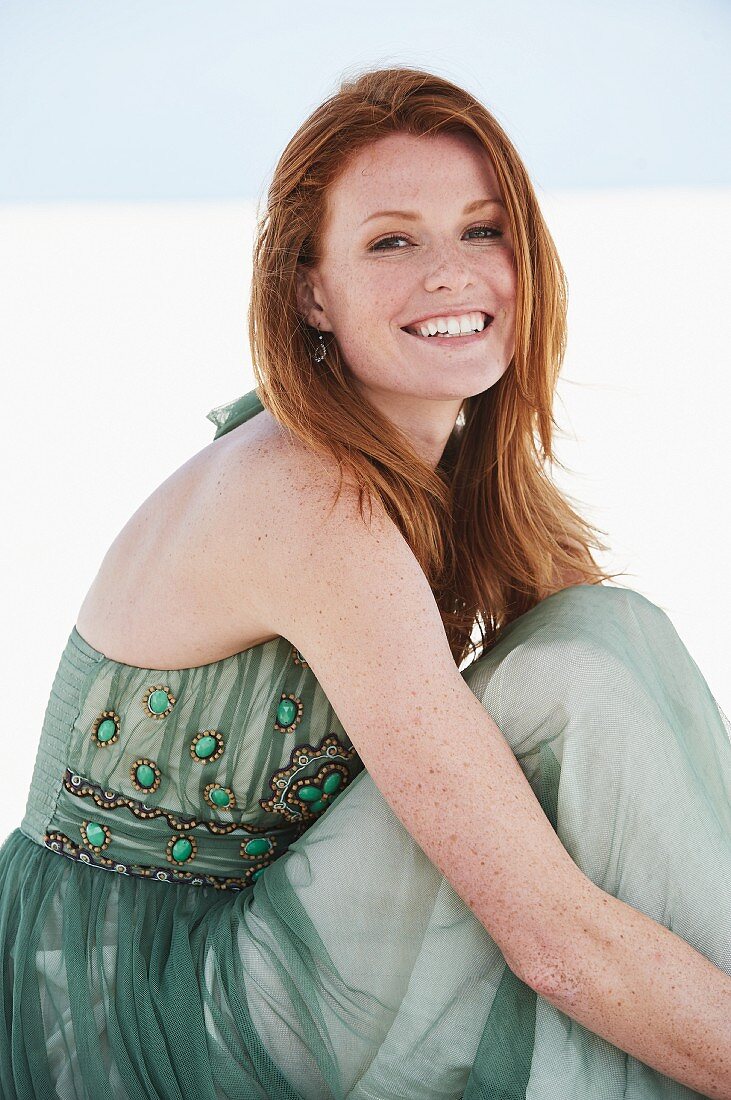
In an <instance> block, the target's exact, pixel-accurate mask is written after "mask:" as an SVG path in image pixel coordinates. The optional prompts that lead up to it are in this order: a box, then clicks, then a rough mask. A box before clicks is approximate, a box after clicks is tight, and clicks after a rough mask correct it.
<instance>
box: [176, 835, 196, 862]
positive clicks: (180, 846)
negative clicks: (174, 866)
mask: <svg viewBox="0 0 731 1100" xmlns="http://www.w3.org/2000/svg"><path fill="white" fill-rule="evenodd" d="M192 851H193V845H192V844H191V843H190V841H189V840H188V839H187V838H186V837H184V836H181V838H180V840H176V841H175V843H174V844H173V848H172V852H171V855H172V857H173V859H174V860H177V862H178V863H184V862H185V860H186V859H187V858H188V856H189V855H190V853H191V852H192Z"/></svg>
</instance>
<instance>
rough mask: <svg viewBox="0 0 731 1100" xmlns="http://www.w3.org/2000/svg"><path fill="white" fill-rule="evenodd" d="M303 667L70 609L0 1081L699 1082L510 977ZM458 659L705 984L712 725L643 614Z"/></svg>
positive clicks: (332, 1090) (721, 765) (721, 823)
mask: <svg viewBox="0 0 731 1100" xmlns="http://www.w3.org/2000/svg"><path fill="white" fill-rule="evenodd" d="M261 408H262V406H261V404H260V403H259V401H258V399H257V396H256V392H255V391H254V392H252V393H250V394H247V395H246V396H245V397H244V398H241V399H239V400H238V401H235V402H232V403H231V404H230V405H228V406H222V407H221V408H219V409H216V410H212V412H211V413H209V414H208V415H209V418H210V419H211V420H212V421H213V422H214V423H215V424H216V425H217V433H216V434H217V435H220V434H223V433H224V432H226V431H228V430H230V429H231V428H233V427H235V426H236V425H237V424H240V423H242V422H243V421H244V420H246V419H248V418H249V417H251V416H253V415H255V414H256V413H257V412H259V411H260V410H261ZM306 658H307V654H302V653H300V652H298V651H297V649H295V648H294V646H293V645H292V644H291V643H290V642H289V641H287V640H286V639H285V638H275V639H272V640H270V641H268V642H265V643H263V644H261V645H257V646H254V647H253V648H250V649H248V650H246V651H244V652H242V653H237V654H234V655H233V656H230V657H227V658H225V659H223V660H219V661H215V662H213V663H211V664H207V665H203V666H200V667H196V668H188V669H176V670H174V671H160V670H156V669H143V668H137V667H134V666H131V665H126V664H122V663H120V662H118V661H114V660H111V659H109V658H107V657H106V656H105V655H104V654H102V653H100V652H99V651H97V650H96V649H94V648H92V647H91V646H90V645H88V644H87V642H86V641H85V640H84V639H83V638H82V637H81V636H80V635H79V633H78V632H77V631H76V629H75V628H73V629H72V631H71V634H70V636H69V638H68V642H67V644H66V647H65V649H64V651H63V653H62V655H61V660H60V664H59V667H58V671H57V673H56V676H55V679H54V682H53V685H52V688H51V694H50V699H49V702H48V707H47V710H46V715H45V720H44V724H43V728H42V733H41V738H40V743H39V747H38V752H37V756H36V761H35V769H34V772H33V776H32V781H31V786H30V791H29V794H28V801H27V807H26V812H25V816H24V818H23V820H22V822H21V823H20V826H19V828H16V829H15V830H14V831H13V832H11V833H10V835H9V836H8V837H7V838H6V839H5V842H4V844H3V846H2V848H1V849H0V1005H1V1006H2V1007H3V1009H4V1012H3V1018H2V1022H0V1097H2V1098H3V1100H13V1098H16V1097H18V1098H21V1100H30V1098H31V1097H32V1098H34V1100H47V1098H52V1097H58V1098H60V1100H71V1098H74V1100H81V1098H88V1100H100V1098H104V1097H108V1096H113V1097H120V1098H124V1100H142V1098H145V1100H146V1098H152V1097H161V1098H164V1100H173V1098H176V1100H183V1098H185V1100H209V1098H210V1100H214V1098H217V1100H219V1098H236V1100H257V1098H272V1100H346V1098H348V1100H447V1098H454V1100H458V1098H460V1097H464V1098H465V1100H488V1098H489V1100H501V1098H502V1100H528V1098H530V1100H593V1098H596V1100H619V1098H620V1097H621V1098H629V1100H639V1098H642V1100H656V1098H657V1100H659V1098H663V1100H669V1098H671V1097H672V1098H681V1097H683V1098H687V1097H691V1096H696V1095H698V1094H696V1093H694V1092H691V1090H689V1089H687V1088H685V1087H683V1086H681V1085H679V1084H677V1083H675V1082H673V1081H671V1080H670V1079H668V1078H667V1077H664V1076H662V1075H661V1074H659V1073H657V1072H656V1071H654V1070H652V1069H650V1068H649V1067H648V1066H646V1065H644V1064H642V1063H641V1062H639V1061H637V1060H636V1059H634V1058H632V1057H629V1056H628V1055H626V1054H624V1053H623V1052H622V1051H620V1050H619V1049H618V1048H616V1047H614V1046H612V1045H611V1044H609V1043H607V1042H606V1041H605V1040H603V1039H601V1038H599V1037H598V1036H596V1035H594V1034H592V1033H591V1032H589V1031H587V1030H586V1029H584V1028H583V1027H581V1026H580V1025H579V1024H577V1023H575V1022H574V1021H572V1020H571V1019H570V1018H569V1017H567V1016H565V1015H563V1014H562V1013H561V1012H559V1011H558V1010H557V1009H555V1008H554V1007H553V1006H552V1005H551V1004H549V1003H548V1002H547V1001H545V1000H543V999H542V998H541V997H540V996H537V995H536V994H535V993H534V992H533V991H532V990H531V989H530V988H528V987H527V986H525V985H523V984H522V983H521V982H520V981H519V980H518V979H517V978H516V977H515V976H514V974H513V973H512V971H511V970H510V969H509V968H508V967H507V965H506V963H505V960H504V958H503V956H502V954H501V952H500V951H499V950H498V948H497V946H496V945H495V943H494V942H493V940H492V939H491V938H490V936H489V935H488V933H487V932H486V931H485V929H484V928H483V927H482V925H481V924H480V923H479V922H478V921H477V919H476V918H475V916H474V915H473V914H472V912H471V911H470V910H469V909H468V907H467V906H466V905H465V904H464V903H463V902H462V900H461V899H460V898H459V896H458V895H457V894H456V893H455V892H454V890H453V889H452V888H451V886H450V884H449V883H448V881H447V880H446V879H445V878H444V877H443V876H442V875H441V874H440V873H439V871H438V870H437V869H436V868H435V867H434V865H433V864H432V863H431V862H430V861H429V860H428V859H427V858H426V856H425V855H424V853H423V852H422V850H421V849H420V848H419V846H418V845H417V844H416V843H415V842H414V840H413V839H412V838H411V836H410V835H409V833H408V832H407V831H406V830H405V828H404V827H403V826H402V824H401V823H400V821H399V820H398V819H397V818H396V816H395V815H394V814H393V813H392V811H391V810H390V808H389V806H388V805H387V803H386V802H385V800H384V798H383V796H382V795H381V793H380V792H379V790H378V788H377V787H376V786H375V784H374V783H373V781H372V779H371V777H370V775H369V773H368V772H367V771H366V770H365V769H364V768H363V764H362V761H361V760H360V759H359V757H358V754H357V752H356V751H355V748H354V747H353V744H352V743H351V741H350V739H349V737H348V735H347V734H346V732H345V730H344V729H343V727H342V725H341V723H340V722H339V720H338V718H337V716H336V714H335V713H334V711H333V708H332V706H331V705H330V703H329V701H328V699H327V698H326V697H325V695H324V693H323V691H322V689H321V687H320V685H319V684H318V682H317V679H316V678H315V675H314V673H313V671H312V669H311V668H310V667H309V666H308V663H307V660H306ZM462 675H464V677H465V679H466V680H467V682H468V683H469V686H470V688H471V689H472V691H473V692H474V693H475V694H476V696H477V697H478V698H479V699H480V700H481V701H482V703H483V704H484V706H485V707H486V708H487V710H488V711H489V712H490V713H491V714H492V715H493V717H494V718H495V720H496V722H497V723H498V725H499V727H500V729H501V730H502V731H503V733H504V734H505V736H506V737H507V738H508V740H509V742H510V745H511V747H512V749H513V751H514V752H515V754H516V757H517V759H518V760H519V762H520V765H521V767H522V768H523V770H524V772H525V774H526V776H527V778H528V780H529V782H530V783H531V786H532V788H533V790H534V791H535V793H536V795H537V796H538V798H539V799H540V801H541V803H542V805H543V808H544V810H545V812H546V814H547V815H548V817H549V819H550V821H551V822H552V824H553V826H554V828H555V829H556V831H557V833H558V835H559V837H560V839H561V841H562V843H563V844H564V846H565V847H566V848H567V850H568V851H569V853H570V855H571V856H572V858H573V859H574V861H575V862H576V863H577V864H578V866H579V867H580V868H581V869H582V870H583V871H584V873H585V874H586V875H587V876H588V877H589V878H591V879H592V880H593V881H594V882H595V883H597V885H599V886H600V887H601V888H602V889H604V890H606V891H607V892H609V893H611V894H614V895H616V896H618V897H620V898H622V899H623V900H624V901H626V902H627V903H629V904H630V905H632V906H634V907H635V908H637V909H640V910H642V911H643V912H645V913H647V914H648V915H649V916H651V917H653V918H654V919H655V920H657V921H659V922H660V923H661V924H664V925H666V926H667V927H669V928H671V929H672V930H673V931H674V932H676V933H677V934H678V935H680V936H682V937H683V938H684V939H685V940H687V941H688V942H689V943H690V944H692V945H693V946H694V947H695V948H697V949H698V950H699V951H701V952H702V953H703V954H704V955H706V956H707V957H708V958H709V959H710V960H711V961H712V962H713V963H715V964H716V965H717V966H719V967H721V968H723V969H724V970H726V971H727V972H728V973H729V974H731V741H730V740H729V726H728V722H727V721H726V719H725V717H724V716H723V715H722V713H721V711H720V708H719V707H718V705H717V703H716V702H715V700H714V698H713V696H712V695H711V692H710V691H709V689H708V686H707V684H706V682H705V680H704V679H703V676H702V675H701V673H700V671H699V669H698V667H697V666H696V664H695V663H694V661H693V660H692V658H691V656H690V655H689V653H688V651H687V650H686V648H685V647H684V645H683V643H682V642H681V640H680V638H679V637H678V635H677V633H676V631H675V629H674V628H673V626H672V623H671V621H670V620H669V618H668V617H667V615H666V614H665V612H664V611H662V610H661V609H660V608H659V607H658V606H656V605H655V604H654V603H652V602H651V601H649V600H648V599H646V598H645V597H644V596H642V595H640V594H639V593H638V592H634V591H632V590H625V589H622V588H616V587H610V586H604V585H600V586H592V585H578V586H576V587H573V588H570V589H566V590H564V591H561V592H557V593H555V594H554V595H552V596H550V597H549V598H548V599H545V600H543V601H542V602H541V603H540V604H538V606H536V607H534V608H532V609H531V610H530V611H529V612H527V613H526V614H524V615H523V616H521V617H520V618H519V619H517V620H516V621H515V622H513V623H512V624H510V626H509V627H508V628H507V629H506V630H505V632H504V634H503V636H502V638H501V640H500V642H499V643H498V645H497V646H495V647H494V648H493V649H492V650H491V651H490V652H489V653H487V654H485V655H484V656H483V657H481V658H480V659H479V660H477V661H476V662H474V663H473V664H472V665H471V666H469V667H468V668H467V669H465V670H464V671H463V673H462ZM451 735H452V734H451V733H450V731H449V730H445V737H449V736H451ZM426 765H427V761H426V760H421V761H420V760H415V761H414V769H415V771H416V772H417V773H418V770H419V768H420V767H422V766H423V767H426ZM445 809H446V808H445V807H440V806H439V805H438V804H437V805H435V806H434V808H433V812H434V828H435V829H438V828H439V823H440V819H441V817H442V814H443V812H444V811H445ZM488 840H489V838H488Z"/></svg>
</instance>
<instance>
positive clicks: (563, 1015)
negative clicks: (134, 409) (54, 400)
mask: <svg viewBox="0 0 731 1100" xmlns="http://www.w3.org/2000/svg"><path fill="white" fill-rule="evenodd" d="M565 313H566V296H565V284H564V279H563V273H562V270H561V266H560V263H559V260H558V257H557V255H556V252H555V249H554V246H553V243H552V241H551V238H550V235H549V233H548V230H547V228H546V226H545V224H544V222H543V220H542V217H541V214H540V211H539V207H538V204H537V201H536V197H535V194H534V191H533V189H532V187H531V184H530V181H529V180H528V178H527V175H526V172H525V169H524V167H523V165H522V163H521V161H520V159H519V158H518V156H517V153H516V152H515V150H514V148H513V146H512V145H511V143H510V141H509V140H508V138H507V136H506V135H505V134H504V132H503V131H502V130H501V128H500V127H499V126H498V124H497V123H496V121H495V120H494V119H493V118H492V116H491V115H490V114H489V113H488V112H487V111H486V109H485V108H484V107H483V106H482V105H481V104H479V103H478V102H476V101H475V100H474V99H473V98H472V97H471V96H470V95H469V94H468V93H467V92H465V91H463V90H462V89H460V88H458V87H456V86H455V85H453V84H451V83H449V82H447V81H445V80H442V79H441V78H438V77H435V76H432V75H430V74H428V73H424V72H419V71H414V70H409V69H390V70H382V71H374V72H366V73H365V74H363V75H362V76H361V77H359V78H358V79H357V80H354V81H352V82H349V83H346V84H344V85H343V86H342V88H341V89H340V91H339V92H338V93H337V94H336V95H334V96H333V97H332V98H331V99H329V100H328V101H327V102H325V103H324V104H323V105H322V106H321V107H319V108H318V109H317V110H316V111H315V112H314V114H313V115H312V116H311V117H310V118H309V119H308V120H307V121H306V122H305V124H304V125H303V126H302V127H301V129H300V130H299V131H298V133H297V134H296V135H295V136H294V138H293V139H292V141H291V142H290V144H289V145H288V147H287V148H286V150H285V151H284V153H283V155H282V157H281V159H280V161H279V164H278V166H277V169H276V172H275V175H274V180H273V182H272V185H271V188H270V191H269V196H268V203H267V210H266V214H265V217H264V218H263V219H262V222H261V224H260V227H259V233H258V237H257V241H256V247H255V256H254V276H253V287H252V301H251V308H250V334H251V345H252V351H253V356H254V365H255V370H256V376H257V380H258V387H257V390H256V391H254V392H252V393H250V394H247V395H245V397H244V398H241V399H239V400H238V401H236V402H232V403H231V404H230V405H228V406H222V407H221V408H219V409H216V410H212V412H211V413H210V414H209V417H210V419H211V420H212V421H213V422H214V423H215V424H216V425H217V432H216V438H215V440H214V441H213V442H212V443H211V444H210V445H209V446H208V447H206V448H204V450H202V451H201V452H200V453H198V454H196V455H194V456H193V457H192V458H191V459H190V460H189V461H188V462H187V463H186V464H185V465H184V466H183V467H181V468H180V469H179V470H178V471H176V473H175V474H174V475H173V476H172V477H170V478H169V479H168V480H167V481H165V482H164V483H163V484H162V485H161V486H160V487H159V488H158V489H157V490H156V491H155V492H154V493H153V494H152V496H151V497H150V498H149V499H148V500H147V501H145V502H144V503H143V504H142V506H141V507H140V509H139V510H138V511H137V512H136V513H135V515H134V516H133V517H132V518H131V519H130V521H129V522H128V524H127V525H126V526H125V528H124V529H123V530H122V532H121V533H120V534H119V536H118V537H117V538H116V540H115V541H114V543H113V544H112V546H111V548H110V550H109V552H108V554H107V555H106V557H105V559H104V561H103V563H102V566H101V568H100V571H99V573H98V575H97V577H96V578H95V581H94V583H93V585H92V587H91V589H90V591H89V593H88V595H87V597H86V599H85V600H84V602H83V605H82V607H81V610H80V613H79V616H78V619H77V623H76V625H75V626H74V627H73V628H72V631H71V634H70V636H69V640H68V643H67V646H66V648H65V650H64V653H63V654H62V657H61V662H60V665H59V669H58V672H57V674H56V678H55V681H54V684H53V687H52V691H51V697H50V700H49V704H48V709H47V712H46V718H45V722H44V726H43V730H42V734H41V740H40V744H39V748H38V755H37V758H36V766H35V770H34V774H33V778H32V783H31V789H30V792H29V796H28V804H27V808H26V814H25V817H24V819H23V821H22V822H21V824H20V827H19V828H18V829H16V830H14V831H13V832H12V833H11V834H10V836H9V837H8V838H7V839H6V841H5V844H4V846H3V848H2V850H1V851H0V959H1V962H2V965H1V967H0V1004H2V1005H3V1007H4V1015H3V1019H2V1024H0V1028H1V1029H2V1034H1V1035H0V1093H1V1094H2V1095H3V1096H7V1097H11V1096H12V1097H16V1096H17V1097H22V1098H24V1100H25V1098H29V1097H60V1098H64V1100H65V1098H70V1097H81V1096H89V1097H99V1096H106V1095H113V1096H115V1097H125V1098H135V1100H136V1098H141V1097H165V1098H168V1097H193V1096H195V1097H196V1098H198V1097H211V1098H213V1097H237V1098H239V1097H240V1098H244V1097H245V1098H247V1100H249V1098H254V1097H262V1098H276V1100H290V1098H304V1100H315V1098H317V1100H326V1098H327V1100H329V1098H337V1100H345V1098H346V1097H347V1098H349V1100H355V1098H358V1100H366V1098H369V1100H376V1098H378V1100H384V1098H393V1100H405V1098H414V1100H416V1098H419V1100H424V1098H426V1097H429V1098H436V1097H439V1098H447V1097H450V1098H458V1097H465V1098H466V1100H476V1098H485V1100H486V1098H488V1097H491V1098H493V1097H498V1096H499V1097H510V1098H511V1100H512V1098H517V1097H520V1098H525V1097H527V1096H530V1097H532V1098H536V1097H541V1098H546V1100H549V1098H551V1100H554V1098H556V1097H561V1098H562V1100H585V1098H587V1097H600V1096H601V1097H602V1098H603V1100H614V1098H619V1097H628V1098H640V1097H641V1098H645V1100H646V1098H657V1097H667V1098H669V1097H674V1098H677V1097H686V1096H693V1095H707V1096H712V1097H718V1098H722V1097H726V1098H728V1097H731V1031H730V1030H729V1020H730V1019H731V977H729V974H731V958H730V956H729V950H730V945H731V844H730V843H729V841H730V839H731V804H730V802H731V800H730V799H729V793H730V791H731V743H730V742H729V737H728V731H727V729H726V725H725V722H724V718H723V716H722V715H721V713H720V710H719V708H718V706H717V705H716V703H715V701H714V699H713V697H712V695H711V693H710V691H709V690H708V687H707V685H706V683H705V681H704V679H703V677H702V675H701V673H700V671H699V670H698V668H697V667H696V665H695V664H694V662H693V661H692V659H691V657H690V656H689V654H688V652H687V650H686V649H685V647H684V646H683V644H682V642H681V641H680V639H679V637H678V635H677V633H676V632H675V630H674V629H673V626H672V624H671V622H670V620H669V619H668V617H667V616H666V615H665V613H664V612H663V611H662V610H661V609H660V608H659V607H657V606H656V605H655V604H653V603H651V602H650V601H649V600H647V599H646V598H645V597H644V596H642V595H641V594H639V593H637V592H634V591H632V590H627V589H624V588H620V587H616V586H610V585H607V584H606V583H604V582H606V581H608V580H610V579H611V575H609V574H606V573H604V572H603V571H602V570H601V569H600V568H599V567H598V566H597V565H596V563H595V562H594V559H593V557H592V555H591V553H590V549H589V547H590V545H594V546H597V545H601V544H597V543H596V542H595V540H594V539H593V538H592V534H591V528H590V527H589V525H588V524H587V523H586V522H585V521H584V520H582V519H581V518H580V517H579V516H578V515H577V514H576V513H575V512H574V511H573V510H572V509H571V508H570V507H569V505H568V503H567V502H566V500H565V499H564V498H563V497H562V496H561V494H560V493H559V492H558V490H557V489H556V487H555V486H554V485H553V484H552V482H551V481H550V479H549V478H548V476H547V475H546V472H545V469H544V466H545V462H546V459H548V458H550V457H551V455H552V451H551V430H552V424H553V419H552V399H553V392H554V386H555V383H556V378H557V374H558V371H559V368H560V365H561V361H562V357H563V351H564V345H565ZM475 629H479V631H480V632H481V635H482V639H481V640H482V652H481V654H480V656H479V657H478V658H477V659H476V660H474V661H473V662H472V663H471V664H469V665H468V666H467V667H466V668H465V669H464V670H463V671H462V672H460V666H461V664H462V663H463V662H464V661H465V660H466V659H468V658H469V656H470V655H473V654H474V653H475V652H476V648H475V647H474V646H473V645H472V642H471V637H472V635H473V633H474V631H475ZM104 871H107V872H110V873H107V874H104V873H102V872H104Z"/></svg>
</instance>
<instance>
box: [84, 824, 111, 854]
mask: <svg viewBox="0 0 731 1100" xmlns="http://www.w3.org/2000/svg"><path fill="white" fill-rule="evenodd" d="M86 839H87V840H88V841H89V843H90V844H91V845H93V846H95V847H97V848H100V847H101V846H102V844H103V843H104V841H105V840H106V839H107V836H106V833H105V832H104V830H103V829H102V827H101V825H97V823H96V821H90V822H89V824H88V825H87V826H86Z"/></svg>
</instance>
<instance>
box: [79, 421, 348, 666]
mask: <svg viewBox="0 0 731 1100" xmlns="http://www.w3.org/2000/svg"><path fill="white" fill-rule="evenodd" d="M334 481H335V464H334V463H333V462H331V461H329V460H328V459H327V457H322V458H320V457H318V456H316V455H314V454H311V453H309V452H308V451H307V449H306V448H305V446H304V445H303V443H302V442H301V441H300V440H298V439H297V438H296V437H294V436H292V435H291V433H288V432H287V431H286V430H285V429H284V428H283V427H282V426H281V425H280V424H279V423H278V422H277V421H276V420H275V419H274V417H272V416H271V415H270V414H269V413H268V412H264V413H261V414H259V415H257V416H256V417H255V418H253V419H252V420H250V421H247V422H245V423H244V424H241V425H239V427H238V428H235V429H233V430H232V431H231V432H229V433H226V434H225V435H224V436H221V437H219V438H218V439H216V440H214V441H212V442H211V443H209V444H207V445H206V446H205V447H204V448H202V449H201V450H200V451H198V452H197V453H196V454H194V455H193V456H192V457H191V458H190V459H188V460H187V461H186V462H185V463H184V464H183V465H182V466H180V467H178V469H177V470H175V471H174V473H173V474H171V475H170V476H169V477H168V478H167V479H166V480H165V481H163V482H162V483H161V484H160V485H158V486H157V488H156V489H155V490H154V491H153V492H152V493H151V494H150V495H149V496H148V497H147V499H146V500H144V501H143V502H142V504H140V506H139V507H138V508H137V510H136V511H135V512H134V513H133V515H132V516H131V517H130V518H129V519H128V520H127V522H126V523H125V524H124V526H123V527H122V529H121V530H120V532H119V533H118V534H117V536H116V537H115V538H114V540H113V541H112V543H111V545H110V547H109V549H108V551H107V553H106V555H105V557H104V559H103V561H102V563H101V566H100V568H99V570H98V572H97V575H96V577H95V578H94V581H93V583H92V585H91V587H90V589H89V591H88V593H87V595H86V597H85V599H84V601H83V603H82V605H81V608H80V609H79V613H78V616H77V622H76V626H77V629H78V630H79V633H80V634H81V635H82V637H84V638H85V639H86V640H87V641H88V642H89V643H90V644H92V645H94V646H95V647H96V648H98V649H99V650H101V651H102V652H104V653H107V654H108V655H110V656H113V657H115V658H116V659H118V660H121V661H124V662H125V663H128V664H133V665H135V664H137V665H146V666H148V667H169V668H173V667H181V668H182V667H192V666H193V665H194V664H204V663H208V662H210V661H213V660H217V659H218V658H220V657H223V656H227V655H228V654H230V653H233V652H238V651H240V650H243V649H247V648H249V647H250V646H253V645H256V644H259V643H260V642H262V641H266V640H268V639H269V638H270V637H273V636H275V635H276V634H277V633H278V632H277V630H276V628H275V627H273V626H272V625H271V624H270V623H269V622H268V621H267V619H266V616H264V617H262V616H260V615H259V613H258V611H257V609H256V607H255V600H254V598H253V593H255V592H257V593H261V591H262V587H263V586H264V585H265V584H266V580H265V578H264V577H263V576H262V575H261V571H260V568H259V564H258V562H259V557H258V554H257V547H258V545H259V543H260V542H262V541H263V542H264V543H265V544H266V539H267V533H268V531H269V529H270V525H273V527H274V529H275V530H278V531H279V533H280V536H281V537H285V538H286V537H287V533H288V524H289V523H290V519H291V517H292V515H293V514H294V513H295V512H297V513H298V525H299V529H300V530H301V529H302V527H303V526H306V525H307V523H308V515H309V513H310V512H312V515H313V519H312V522H313V523H314V522H316V521H315V518H314V517H315V512H314V511H313V510H312V509H307V508H303V507H301V506H299V507H298V504H297V501H298V500H299V501H305V500H308V499H309V500H311V499H312V497H313V495H314V494H315V493H318V492H322V490H323V487H324V486H325V485H332V484H333V483H334ZM290 535H291V531H290ZM150 601H153V602H154V604H155V606H156V607H158V608H159V609H160V610H159V612H158V614H157V615H156V617H155V620H154V622H151V620H150V617H149V616H148V615H147V614H145V613H144V610H143V609H144V608H145V606H147V605H148V604H149V602H150ZM267 606H268V602H267V601H266V600H263V601H262V607H264V608H266V607H267Z"/></svg>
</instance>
